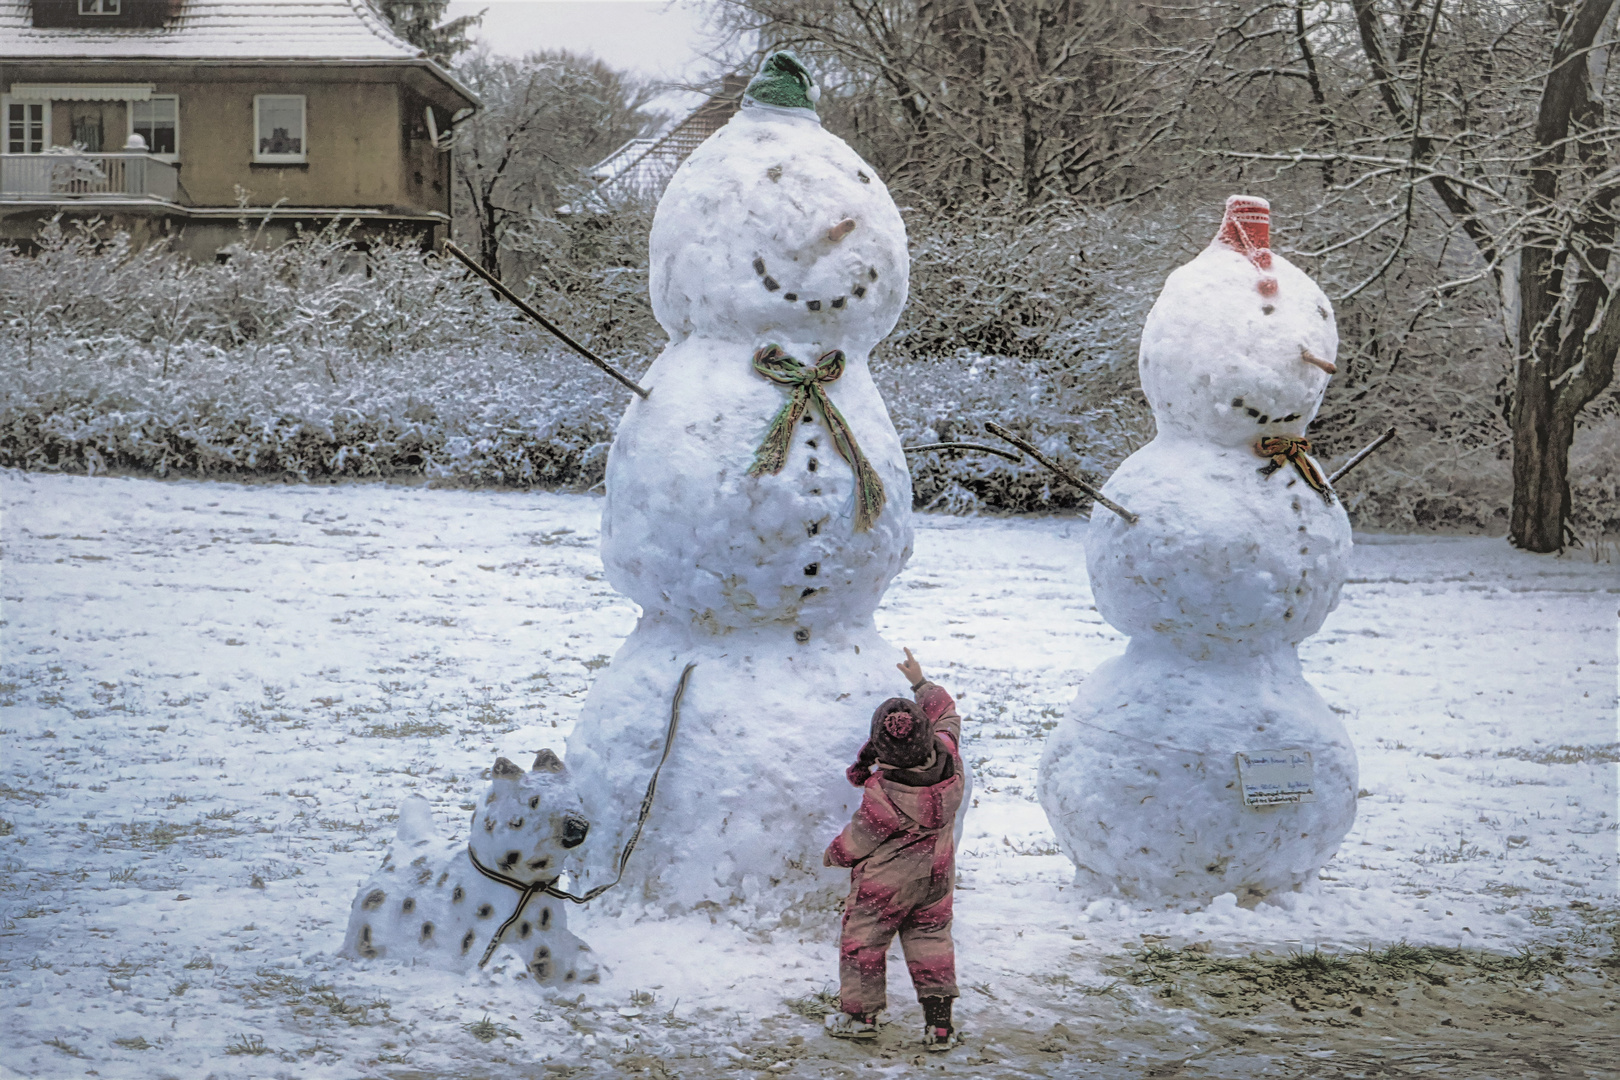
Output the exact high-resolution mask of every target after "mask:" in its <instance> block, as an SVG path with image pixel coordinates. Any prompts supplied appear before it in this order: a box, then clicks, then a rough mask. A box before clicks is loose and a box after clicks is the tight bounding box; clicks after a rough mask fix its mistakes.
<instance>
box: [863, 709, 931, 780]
mask: <svg viewBox="0 0 1620 1080" xmlns="http://www.w3.org/2000/svg"><path fill="white" fill-rule="evenodd" d="M871 742H872V749H873V750H874V751H876V752H877V756H878V760H879V761H882V762H884V763H885V764H888V765H894V766H897V767H898V768H902V769H915V768H916V767H917V766H919V765H921V764H923V763H924V762H925V761H927V760H928V754H929V752H930V751H931V750H932V749H933V747H934V727H933V725H932V724H930V723H929V722H928V716H927V714H926V713H924V712H923V711H922V706H920V705H918V704H917V703H916V702H915V701H911V700H910V699H908V698H903V697H892V698H890V699H889V700H887V701H885V702H884V703H883V704H882V705H879V706H878V707H877V711H876V712H875V713H873V714H872V740H871Z"/></svg>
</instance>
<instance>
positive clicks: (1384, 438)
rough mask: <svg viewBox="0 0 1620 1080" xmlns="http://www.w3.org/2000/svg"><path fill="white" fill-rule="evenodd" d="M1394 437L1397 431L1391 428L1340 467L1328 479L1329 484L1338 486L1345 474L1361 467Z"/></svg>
mask: <svg viewBox="0 0 1620 1080" xmlns="http://www.w3.org/2000/svg"><path fill="white" fill-rule="evenodd" d="M1394 437H1395V429H1394V428H1390V429H1389V430H1388V431H1386V432H1384V433H1383V434H1382V435H1380V436H1378V438H1376V439H1374V440H1373V441H1372V442H1370V443H1368V444H1367V445H1366V446H1364V447H1362V448H1361V450H1359V451H1358V452H1357V453H1356V455H1355V456H1354V457H1352V458H1351V459H1350V460H1349V461H1347V462H1345V463H1344V464H1343V465H1340V466H1339V468H1338V471H1337V472H1335V473H1334V474H1333V475H1332V476H1330V477H1328V483H1330V484H1337V483H1338V482H1339V477H1341V476H1343V475H1344V474H1345V473H1347V472H1349V471H1350V470H1351V469H1353V468H1355V467H1356V466H1357V465H1360V464H1361V463H1362V462H1363V461H1366V460H1367V459H1368V458H1369V457H1371V456H1372V452H1373V451H1374V450H1376V449H1378V448H1379V447H1380V446H1383V445H1384V444H1385V443H1387V442H1389V440H1391V439H1393V438H1394Z"/></svg>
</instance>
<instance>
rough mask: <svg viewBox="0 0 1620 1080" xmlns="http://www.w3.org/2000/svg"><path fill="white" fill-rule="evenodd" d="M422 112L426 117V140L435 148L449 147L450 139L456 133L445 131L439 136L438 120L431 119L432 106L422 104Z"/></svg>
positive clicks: (445, 148)
mask: <svg viewBox="0 0 1620 1080" xmlns="http://www.w3.org/2000/svg"><path fill="white" fill-rule="evenodd" d="M422 112H423V114H424V115H425V116H426V117H427V129H428V142H430V143H432V144H433V148H434V149H435V150H448V149H450V140H451V139H453V138H455V134H456V133H455V132H454V131H447V132H445V133H444V136H443V137H442V138H441V137H440V135H439V122H438V121H437V120H435V119H433V106H431V105H427V106H424V107H423V109H422Z"/></svg>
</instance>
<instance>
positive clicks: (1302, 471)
mask: <svg viewBox="0 0 1620 1080" xmlns="http://www.w3.org/2000/svg"><path fill="white" fill-rule="evenodd" d="M1254 452H1255V453H1257V454H1259V455H1260V456H1261V457H1268V458H1270V459H1271V464H1270V465H1262V466H1260V472H1261V473H1262V474H1264V475H1266V476H1270V475H1271V474H1272V473H1274V472H1276V471H1277V470H1278V469H1280V468H1282V467H1283V466H1284V465H1292V466H1293V467H1294V470H1295V471H1296V472H1298V473H1299V475H1300V478H1301V479H1303V480H1304V481H1305V482H1306V483H1307V484H1309V485H1310V487H1311V490H1312V491H1314V492H1316V493H1317V494H1318V495H1320V496H1322V501H1323V502H1325V503H1329V504H1331V503H1332V502H1333V489H1332V488H1331V487H1329V486H1328V482H1327V478H1326V477H1324V476H1323V475H1322V471H1321V470H1320V469H1318V468H1317V467H1316V462H1314V461H1312V460H1311V459H1310V458H1309V457H1308V456H1307V455H1308V454H1310V452H1311V440H1309V439H1301V438H1298V437H1296V436H1293V435H1271V436H1267V437H1266V438H1264V439H1261V440H1260V441H1259V442H1257V443H1255V444H1254Z"/></svg>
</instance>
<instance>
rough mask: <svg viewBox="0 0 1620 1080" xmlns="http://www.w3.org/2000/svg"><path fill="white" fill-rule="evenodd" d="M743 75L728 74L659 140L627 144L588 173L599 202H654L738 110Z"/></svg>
mask: <svg viewBox="0 0 1620 1080" xmlns="http://www.w3.org/2000/svg"><path fill="white" fill-rule="evenodd" d="M748 78H749V77H748V76H747V75H728V76H726V77H725V79H724V80H722V81H721V84H720V89H719V91H717V92H716V93H714V94H711V95H710V96H709V99H708V100H707V101H705V102H704V103H703V104H702V105H699V106H698V107H697V108H696V109H694V110H693V111H692V112H690V113H688V114H687V115H686V117H685V118H684V119H681V120H679V121H677V122H676V123H674V124H672V125H671V126H670V127H668V128H667V129H665V131H664V132H663V133H662V134H660V135H655V136H652V137H651V138H645V139H631V140H630V141H629V142H627V143H625V144H624V145H623V146H621V147H619V148H618V149H617V150H615V151H613V153H611V154H609V155H608V156H607V157H605V158H603V159H602V160H601V161H599V162H598V163H597V164H596V165H594V166H592V167H591V168H590V169H589V170H587V171H586V175H587V176H588V177H590V178H591V179H592V180H594V181H596V188H595V191H594V194H595V195H596V197H597V199H596V201H597V202H600V203H602V204H605V205H611V204H612V203H615V202H617V201H619V200H621V199H645V200H648V201H651V200H655V199H657V198H658V197H659V196H660V195H662V194H663V193H664V188H665V187H666V186H667V185H668V184H669V180H670V177H672V176H674V175H675V170H676V169H677V168H678V167H679V166H680V164H681V162H683V161H685V160H686V158H687V155H689V154H690V153H691V152H692V151H694V150H696V149H697V148H698V147H699V146H701V145H702V144H703V140H705V139H707V138H708V137H709V136H710V135H713V134H714V133H715V132H716V131H719V130H720V129H721V128H722V127H724V126H725V123H726V121H727V120H730V119H731V118H732V116H734V115H735V114H736V112H737V110H738V109H740V108H741V107H742V95H743V91H744V90H746V89H747V88H748Z"/></svg>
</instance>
